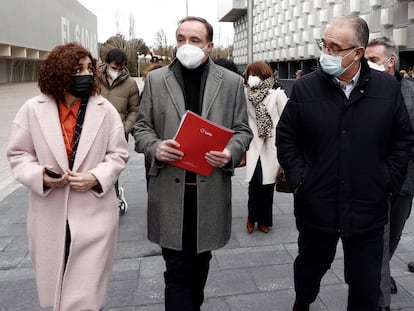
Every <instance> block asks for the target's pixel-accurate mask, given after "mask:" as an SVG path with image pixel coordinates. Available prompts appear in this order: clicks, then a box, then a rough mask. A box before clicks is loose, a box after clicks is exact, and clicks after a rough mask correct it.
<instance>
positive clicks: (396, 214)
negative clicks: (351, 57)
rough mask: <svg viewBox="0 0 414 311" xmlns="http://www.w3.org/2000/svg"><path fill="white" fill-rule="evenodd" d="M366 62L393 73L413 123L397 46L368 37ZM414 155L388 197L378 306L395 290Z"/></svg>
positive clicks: (412, 84) (410, 88) (410, 90)
mask: <svg viewBox="0 0 414 311" xmlns="http://www.w3.org/2000/svg"><path fill="white" fill-rule="evenodd" d="M365 59H366V60H367V61H368V65H369V66H370V67H371V68H372V69H375V70H378V71H382V72H385V73H387V74H389V75H391V76H394V77H395V78H396V79H397V80H398V81H399V82H400V84H401V93H402V95H403V98H404V102H405V105H406V107H407V111H408V112H409V116H410V121H411V126H414V97H413V94H414V81H413V80H412V79H409V78H405V79H402V76H401V75H400V74H399V72H398V71H397V64H398V48H397V46H396V44H395V43H394V42H393V41H391V40H390V39H389V38H387V37H381V38H376V39H373V40H371V41H370V42H369V43H368V46H367V48H366V51H365ZM413 158H414V156H413V153H411V157H410V161H409V162H408V170H407V174H406V177H405V181H404V184H403V186H402V188H401V190H400V192H399V193H397V194H396V195H394V196H392V197H390V211H389V213H390V214H389V220H388V223H387V225H386V226H385V227H384V256H383V262H382V275H381V295H380V301H379V306H380V308H383V309H385V310H386V311H387V310H390V304H391V295H390V294H391V293H396V292H397V284H396V283H395V280H394V279H393V278H392V277H391V275H390V265H389V262H390V260H391V258H392V256H393V255H394V252H395V250H396V249H397V246H398V243H399V241H400V238H401V234H402V231H403V229H404V225H405V222H406V220H407V219H408V217H409V216H410V213H411V205H412V203H413V195H414V180H413V179H414V163H413V161H412V159H413Z"/></svg>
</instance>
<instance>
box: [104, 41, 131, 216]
mask: <svg viewBox="0 0 414 311" xmlns="http://www.w3.org/2000/svg"><path fill="white" fill-rule="evenodd" d="M127 63H128V59H127V56H126V54H125V52H124V51H123V50H121V49H119V48H113V49H111V50H110V51H109V52H108V54H106V56H105V63H104V64H102V66H101V67H100V69H101V72H102V75H100V77H101V79H100V80H101V86H102V93H101V94H102V96H103V97H105V98H106V99H108V100H109V101H110V102H111V103H112V105H114V107H115V108H116V110H117V111H118V113H119V115H120V117H121V120H122V123H123V124H124V133H125V138H126V140H127V141H128V136H129V133H131V131H132V128H133V126H134V124H135V122H136V121H137V117H138V109H139V90H138V85H137V83H136V81H135V80H134V79H133V78H131V76H130V75H129V71H128V69H127V67H126V66H127ZM115 190H116V194H117V197H118V201H119V204H118V206H119V212H120V214H121V215H123V214H125V213H126V212H127V210H128V202H127V201H126V199H125V191H124V188H122V187H120V186H119V182H118V180H117V181H116V182H115Z"/></svg>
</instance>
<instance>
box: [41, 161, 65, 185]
mask: <svg viewBox="0 0 414 311" xmlns="http://www.w3.org/2000/svg"><path fill="white" fill-rule="evenodd" d="M47 168H49V169H52V167H51V166H47ZM67 184H68V174H67V173H65V174H63V175H62V176H61V177H58V178H56V177H51V176H49V175H48V174H47V173H46V169H45V170H44V171H43V185H44V186H45V187H46V188H62V187H65V186H66V185H67Z"/></svg>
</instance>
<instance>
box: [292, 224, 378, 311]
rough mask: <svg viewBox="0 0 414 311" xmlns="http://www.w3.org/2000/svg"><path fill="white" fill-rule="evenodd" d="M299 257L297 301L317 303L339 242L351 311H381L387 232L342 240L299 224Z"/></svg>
mask: <svg viewBox="0 0 414 311" xmlns="http://www.w3.org/2000/svg"><path fill="white" fill-rule="evenodd" d="M297 226H298V230H299V237H298V246H299V254H298V256H297V257H296V259H295V263H294V280H295V291H296V301H297V302H298V303H299V304H303V305H308V304H311V303H312V302H313V301H315V299H316V297H317V295H318V293H319V289H320V283H321V279H322V277H323V276H324V275H325V273H326V271H327V270H328V269H329V268H330V267H331V264H332V261H333V260H334V257H335V252H336V246H337V244H338V240H339V238H341V240H342V244H343V250H344V275H345V282H346V283H347V284H348V286H349V287H348V308H347V310H348V311H378V298H379V292H380V280H381V262H382V249H383V244H384V242H383V241H384V240H383V228H380V229H377V230H374V231H371V232H369V233H364V234H360V235H356V236H352V237H340V236H339V234H336V233H326V232H321V231H317V230H314V229H310V228H308V227H305V226H303V225H300V224H297Z"/></svg>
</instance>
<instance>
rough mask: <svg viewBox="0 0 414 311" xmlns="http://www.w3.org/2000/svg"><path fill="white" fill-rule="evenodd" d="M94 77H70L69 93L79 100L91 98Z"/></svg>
mask: <svg viewBox="0 0 414 311" xmlns="http://www.w3.org/2000/svg"><path fill="white" fill-rule="evenodd" d="M92 86H93V76H91V75H83V76H72V77H70V88H69V93H71V94H72V95H73V96H75V97H78V98H85V97H89V95H91V93H92Z"/></svg>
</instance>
